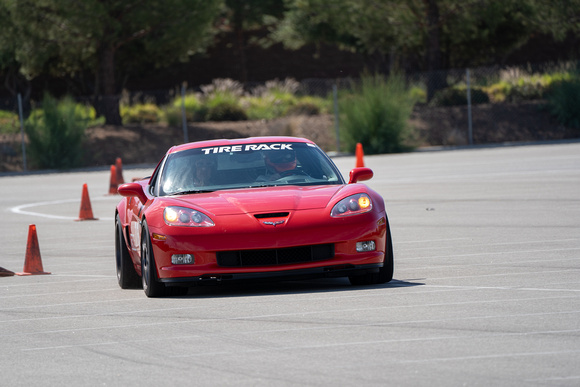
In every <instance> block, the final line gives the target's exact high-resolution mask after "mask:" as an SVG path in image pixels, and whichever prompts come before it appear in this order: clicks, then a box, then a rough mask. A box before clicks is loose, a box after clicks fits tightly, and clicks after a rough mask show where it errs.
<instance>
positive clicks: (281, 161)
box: [263, 150, 301, 180]
mask: <svg viewBox="0 0 580 387" xmlns="http://www.w3.org/2000/svg"><path fill="white" fill-rule="evenodd" d="M264 161H265V163H266V176H264V177H263V178H264V180H278V179H280V178H282V177H286V176H290V175H297V174H301V172H300V171H298V170H297V169H296V164H297V163H296V152H294V151H293V150H276V151H269V152H265V156H264Z"/></svg>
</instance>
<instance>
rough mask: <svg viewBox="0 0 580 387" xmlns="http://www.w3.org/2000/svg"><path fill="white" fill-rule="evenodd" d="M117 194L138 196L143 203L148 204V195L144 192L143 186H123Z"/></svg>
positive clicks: (130, 184) (118, 189)
mask: <svg viewBox="0 0 580 387" xmlns="http://www.w3.org/2000/svg"><path fill="white" fill-rule="evenodd" d="M117 192H119V195H121V196H126V197H130V196H136V197H138V198H139V200H140V201H141V203H143V204H145V203H147V195H145V191H143V186H142V185H141V184H139V183H126V184H121V185H120V186H119V188H117Z"/></svg>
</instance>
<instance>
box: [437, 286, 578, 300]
mask: <svg viewBox="0 0 580 387" xmlns="http://www.w3.org/2000/svg"><path fill="white" fill-rule="evenodd" d="M575 283H576V282H575ZM427 286H428V287H432V288H445V289H461V290H525V291H533V292H573V293H577V292H580V289H542V288H519V287H517V286H461V285H459V286H453V285H427ZM535 299H536V298H534V300H535Z"/></svg>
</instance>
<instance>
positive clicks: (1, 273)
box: [0, 267, 14, 277]
mask: <svg viewBox="0 0 580 387" xmlns="http://www.w3.org/2000/svg"><path fill="white" fill-rule="evenodd" d="M13 275H14V272H13V271H10V270H8V269H4V268H3V267H0V277H11V276H13Z"/></svg>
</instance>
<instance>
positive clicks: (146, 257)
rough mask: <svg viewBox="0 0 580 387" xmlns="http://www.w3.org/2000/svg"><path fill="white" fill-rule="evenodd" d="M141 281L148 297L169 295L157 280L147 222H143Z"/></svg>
mask: <svg viewBox="0 0 580 387" xmlns="http://www.w3.org/2000/svg"><path fill="white" fill-rule="evenodd" d="M141 280H142V281H141V282H142V284H143V291H144V292H145V295H146V296H147V297H163V296H165V295H166V294H167V291H166V287H165V285H164V284H163V283H161V282H159V281H158V280H157V267H156V266H155V257H154V256H153V249H152V248H151V236H150V235H149V227H148V226H147V222H146V221H143V227H142V228H141Z"/></svg>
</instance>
